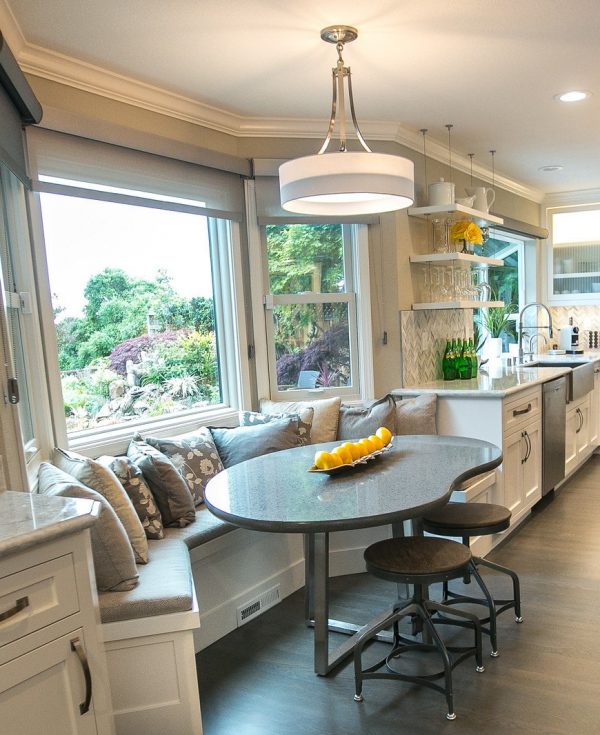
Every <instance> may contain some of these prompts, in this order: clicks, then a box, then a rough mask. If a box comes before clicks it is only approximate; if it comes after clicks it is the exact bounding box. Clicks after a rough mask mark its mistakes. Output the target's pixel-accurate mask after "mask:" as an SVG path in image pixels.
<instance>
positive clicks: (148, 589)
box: [98, 509, 235, 623]
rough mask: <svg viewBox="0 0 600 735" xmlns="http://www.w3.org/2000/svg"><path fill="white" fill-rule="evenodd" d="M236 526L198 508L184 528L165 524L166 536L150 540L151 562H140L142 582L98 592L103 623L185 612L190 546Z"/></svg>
mask: <svg viewBox="0 0 600 735" xmlns="http://www.w3.org/2000/svg"><path fill="white" fill-rule="evenodd" d="M234 528H235V526H232V525H231V524H230V523H226V522H225V521H221V520H220V519H219V518H216V517H215V516H213V514H212V513H211V512H210V511H209V510H207V509H202V510H198V512H197V513H196V520H195V521H194V523H192V524H190V525H189V526H186V527H185V528H165V537H164V538H163V539H160V540H151V541H148V549H149V555H150V563H149V564H145V565H143V566H138V572H139V584H138V585H137V587H135V588H134V589H132V590H128V591H126V592H102V593H100V594H99V595H98V602H99V605H100V617H101V620H102V622H103V623H114V622H117V621H120V620H131V619H136V618H146V617H151V616H154V615H168V614H169V613H176V612H186V611H187V610H191V609H192V600H193V593H192V584H193V581H192V570H191V566H190V553H189V550H190V549H193V548H194V547H196V546H200V545H201V544H204V543H206V542H208V541H211V540H212V539H214V538H217V537H218V536H222V535H223V534H225V533H228V532H229V531H232V530H233V529H234Z"/></svg>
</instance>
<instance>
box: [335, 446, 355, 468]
mask: <svg viewBox="0 0 600 735" xmlns="http://www.w3.org/2000/svg"><path fill="white" fill-rule="evenodd" d="M331 453H332V454H337V456H338V457H339V458H340V459H341V460H342V464H352V452H351V451H350V450H349V449H348V447H347V446H346V445H345V444H342V445H340V446H339V447H336V448H335V449H334V450H333V451H332V452H331Z"/></svg>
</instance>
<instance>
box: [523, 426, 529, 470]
mask: <svg viewBox="0 0 600 735" xmlns="http://www.w3.org/2000/svg"><path fill="white" fill-rule="evenodd" d="M526 433H527V432H525V431H522V432H521V439H525V435H526ZM527 448H528V445H527V439H525V456H524V457H521V464H525V462H527Z"/></svg>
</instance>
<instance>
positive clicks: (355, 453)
mask: <svg viewBox="0 0 600 735" xmlns="http://www.w3.org/2000/svg"><path fill="white" fill-rule="evenodd" d="M342 446H343V447H347V448H348V451H349V452H350V455H351V457H352V461H353V462H356V460H357V459H360V458H361V457H362V454H361V450H360V447H359V446H357V445H356V444H352V443H351V442H345V443H344V444H342Z"/></svg>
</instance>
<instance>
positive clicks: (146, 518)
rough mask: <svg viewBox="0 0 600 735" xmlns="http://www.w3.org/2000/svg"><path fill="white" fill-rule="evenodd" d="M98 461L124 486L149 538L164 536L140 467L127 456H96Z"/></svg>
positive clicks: (155, 507)
mask: <svg viewBox="0 0 600 735" xmlns="http://www.w3.org/2000/svg"><path fill="white" fill-rule="evenodd" d="M98 462H100V464H102V465H104V466H105V467H108V468H109V469H110V470H112V471H113V472H114V473H115V475H116V476H117V479H118V480H119V482H120V483H121V485H123V487H124V488H125V492H126V493H127V495H129V499H130V500H131V502H132V503H133V507H134V508H135V512H136V513H137V514H138V518H139V519H140V521H141V522H142V528H143V529H144V532H145V534H146V538H149V539H161V538H164V537H165V531H164V528H163V522H162V518H161V515H160V511H159V509H158V508H157V506H156V503H155V501H154V498H153V496H152V493H151V492H150V488H149V487H148V485H147V483H146V481H145V480H144V476H143V475H142V472H141V470H140V469H138V468H137V467H136V465H135V464H134V463H133V462H132V461H131V460H130V459H129V457H108V456H104V457H98Z"/></svg>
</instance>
